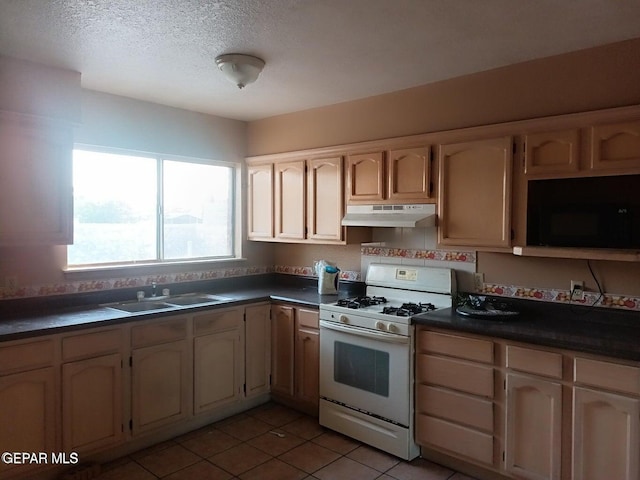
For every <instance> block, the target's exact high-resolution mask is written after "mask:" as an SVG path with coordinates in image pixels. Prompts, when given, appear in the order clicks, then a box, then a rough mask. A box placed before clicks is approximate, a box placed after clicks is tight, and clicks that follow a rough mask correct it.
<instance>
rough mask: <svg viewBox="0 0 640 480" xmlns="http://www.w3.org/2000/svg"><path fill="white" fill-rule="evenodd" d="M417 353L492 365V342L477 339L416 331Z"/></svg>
mask: <svg viewBox="0 0 640 480" xmlns="http://www.w3.org/2000/svg"><path fill="white" fill-rule="evenodd" d="M416 344H417V347H418V351H421V352H432V353H440V354H442V355H448V356H450V357H457V358H462V359H465V360H473V361H477V362H483V363H493V342H491V341H488V340H481V339H478V338H469V337H462V336H459V335H448V334H446V333H438V332H430V331H428V330H422V329H419V330H418V339H417V342H416Z"/></svg>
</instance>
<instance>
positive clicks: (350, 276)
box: [274, 265, 362, 282]
mask: <svg viewBox="0 0 640 480" xmlns="http://www.w3.org/2000/svg"><path fill="white" fill-rule="evenodd" d="M274 271H275V272H276V273H284V274H287V275H300V276H303V277H317V276H318V275H317V274H316V271H315V269H314V268H313V267H295V266H290V265H276V266H275V267H274ZM338 278H340V280H350V281H353V282H360V281H362V275H361V274H360V272H353V271H349V270H340V275H339V277H338Z"/></svg>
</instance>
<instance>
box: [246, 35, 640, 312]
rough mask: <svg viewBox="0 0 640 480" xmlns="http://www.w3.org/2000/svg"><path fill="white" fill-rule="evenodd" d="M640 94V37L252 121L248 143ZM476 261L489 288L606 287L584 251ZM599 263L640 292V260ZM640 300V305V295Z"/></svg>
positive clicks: (303, 254) (285, 250)
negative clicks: (574, 283) (573, 283)
mask: <svg viewBox="0 0 640 480" xmlns="http://www.w3.org/2000/svg"><path fill="white" fill-rule="evenodd" d="M425 61H428V58H425ZM635 104H640V39H634V40H629V41H625V42H619V43H615V44H611V45H606V46H602V47H597V48H593V49H588V50H582V51H579V52H575V53H570V54H565V55H559V56H555V57H550V58H544V59H539V60H534V61H530V62H526V63H521V64H518V65H513V66H508V67H503V68H498V69H495V70H490V71H486V72H480V73H477V74H473V75H467V76H464V77H459V78H454V79H451V80H445V81H442V82H438V83H434V84H430V85H425V86H421V87H417V88H412V89H408V90H403V91H400V92H395V93H391V94H387V95H381V96H377V97H371V98H365V99H362V100H357V101H353V102H347V103H342V104H337V105H332V106H328V107H323V108H316V109H312V110H308V111H302V112H296V113H291V114H286V115H281V116H277V117H272V118H267V119H264V120H259V121H254V122H250V123H249V127H248V153H249V154H250V155H260V154H267V153H277V152H285V151H291V150H298V149H304V148H315V147H322V146H328V145H339V144H344V143H352V142H359V141H366V140H374V139H381V138H390V137H395V136H404V135H411V134H418V133H426V132H434V131H440V130H447V129H456V128H462V127H469V126H476V125H485V124H493V123H499V122H507V121H514V120H521V119H529V118H535V117H543V116H550V115H559V114H566V113H572V112H581V111H588V110H597V109H602V108H611V107H617V106H624V105H635ZM478 214H479V215H481V214H482V212H478ZM390 234H391V235H393V236H394V238H393V239H392V240H391V241H392V243H393V244H394V245H397V244H398V243H402V241H403V239H402V236H401V234H399V233H398V232H391V233H390ZM398 235H400V236H398ZM333 248H341V247H333ZM406 248H410V247H406ZM274 249H275V258H276V264H278V263H282V262H287V261H295V262H297V263H302V262H310V261H312V259H318V258H325V257H328V255H329V254H330V253H331V254H333V255H334V256H335V257H337V258H341V261H342V262H343V263H344V264H345V265H352V266H354V265H358V264H364V263H366V261H367V259H366V258H365V259H364V260H362V255H361V253H362V252H361V251H360V250H359V249H358V248H357V247H353V246H348V247H343V250H340V251H341V252H342V253H341V254H338V253H337V251H334V250H326V249H325V247H319V246H298V247H296V256H295V257H294V258H291V257H289V255H288V254H289V252H290V247H289V246H285V245H275V246H274ZM334 252H335V253H334ZM474 253H475V252H474ZM364 257H366V255H365V256H364ZM396 258H400V259H401V258H402V257H396ZM476 261H477V270H478V271H479V272H482V273H484V274H485V282H486V286H487V290H488V291H496V292H501V291H504V289H505V287H509V288H510V289H512V291H514V292H515V291H518V292H520V293H521V294H522V296H526V295H531V296H532V298H545V299H546V298H548V297H549V295H553V294H554V292H553V290H555V289H560V290H568V289H569V282H570V280H584V281H585V285H586V288H587V289H588V290H596V289H597V285H596V283H595V281H594V280H593V279H592V277H591V273H590V272H589V269H588V267H587V264H586V261H584V260H549V259H535V258H521V257H515V256H513V255H511V254H497V253H487V252H477V258H476ZM591 265H592V267H593V270H594V273H595V275H596V277H597V278H598V280H599V281H600V283H601V285H602V286H603V288H604V290H605V292H607V293H611V294H617V295H619V297H620V298H623V299H624V297H625V296H631V297H638V296H640V265H639V264H637V263H628V262H605V261H593V262H591ZM523 292H524V293H523ZM634 301H635V302H636V303H638V307H639V308H640V302H638V299H637V298H635V299H634Z"/></svg>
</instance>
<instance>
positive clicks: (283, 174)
mask: <svg viewBox="0 0 640 480" xmlns="http://www.w3.org/2000/svg"><path fill="white" fill-rule="evenodd" d="M274 174H275V232H274V233H275V237H276V238H279V239H292V240H302V239H304V238H305V223H306V222H305V188H306V185H305V162H304V160H299V161H297V162H282V163H276V164H275V165H274Z"/></svg>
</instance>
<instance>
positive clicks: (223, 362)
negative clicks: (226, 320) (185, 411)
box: [193, 328, 244, 414]
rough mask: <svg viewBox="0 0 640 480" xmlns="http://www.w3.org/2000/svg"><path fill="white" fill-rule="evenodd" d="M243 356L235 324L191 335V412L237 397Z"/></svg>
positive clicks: (241, 378) (240, 382)
mask: <svg viewBox="0 0 640 480" xmlns="http://www.w3.org/2000/svg"><path fill="white" fill-rule="evenodd" d="M243 360H244V351H243V349H242V342H241V338H240V330H239V328H235V329H233V330H229V331H226V332H220V333H214V334H211V335H204V336H202V337H196V338H195V339H194V352H193V362H194V379H193V382H194V383H193V391H194V413H196V414H197V413H201V412H205V411H207V410H211V409H214V408H217V407H220V406H222V405H226V404H229V403H233V402H236V401H239V400H240V398H241V397H242V384H243V379H244V361H243Z"/></svg>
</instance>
